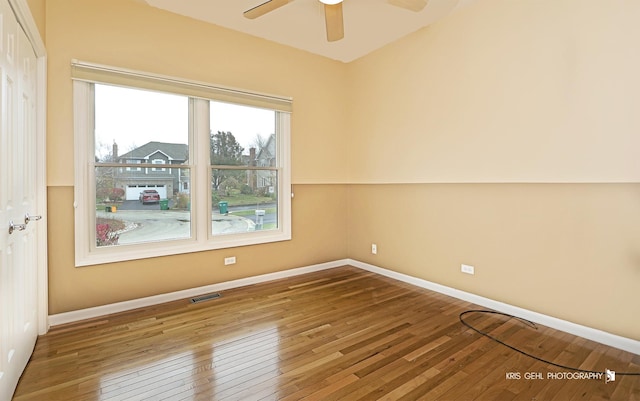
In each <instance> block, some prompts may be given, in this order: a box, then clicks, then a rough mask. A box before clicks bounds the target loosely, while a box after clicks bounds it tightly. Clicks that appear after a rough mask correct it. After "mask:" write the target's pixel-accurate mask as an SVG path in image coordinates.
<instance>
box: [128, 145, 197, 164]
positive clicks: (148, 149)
mask: <svg viewBox="0 0 640 401" xmlns="http://www.w3.org/2000/svg"><path fill="white" fill-rule="evenodd" d="M156 152H162V153H164V154H165V155H167V156H168V157H170V158H171V159H173V160H182V161H184V160H187V159H188V158H189V146H187V145H185V144H183V143H165V142H155V141H152V142H149V143H146V144H144V145H142V146H140V147H138V148H135V149H133V150H132V151H130V152H127V153H124V154H122V155H120V156H119V158H120V159H144V158H146V157H147V156H149V155H152V154H154V153H156Z"/></svg>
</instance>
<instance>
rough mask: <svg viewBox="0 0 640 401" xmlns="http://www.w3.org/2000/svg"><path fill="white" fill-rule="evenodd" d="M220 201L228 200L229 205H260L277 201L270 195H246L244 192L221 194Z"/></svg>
mask: <svg viewBox="0 0 640 401" xmlns="http://www.w3.org/2000/svg"><path fill="white" fill-rule="evenodd" d="M220 201H225V202H227V203H228V204H229V206H249V205H259V204H262V203H273V202H275V200H273V199H272V198H270V197H268V196H256V195H244V194H237V195H235V194H234V195H231V196H221V197H220ZM214 206H215V205H214Z"/></svg>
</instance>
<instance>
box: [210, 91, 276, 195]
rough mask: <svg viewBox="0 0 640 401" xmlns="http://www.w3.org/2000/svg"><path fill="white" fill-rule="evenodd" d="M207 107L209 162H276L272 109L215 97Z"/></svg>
mask: <svg viewBox="0 0 640 401" xmlns="http://www.w3.org/2000/svg"><path fill="white" fill-rule="evenodd" d="M209 109H210V152H209V153H210V155H211V165H212V166H225V165H226V166H263V167H266V166H276V153H277V152H276V149H277V147H276V135H275V132H276V112H275V111H274V110H266V109H259V108H255V107H249V106H241V105H237V104H229V103H222V102H214V101H211V102H210V108H209ZM214 185H217V183H214Z"/></svg>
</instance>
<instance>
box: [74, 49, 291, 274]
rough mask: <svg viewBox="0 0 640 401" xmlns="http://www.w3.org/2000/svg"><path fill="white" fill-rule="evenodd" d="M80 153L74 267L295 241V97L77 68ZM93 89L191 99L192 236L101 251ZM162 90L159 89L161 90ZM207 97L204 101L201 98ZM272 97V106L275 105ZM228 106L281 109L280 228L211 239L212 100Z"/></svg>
mask: <svg viewBox="0 0 640 401" xmlns="http://www.w3.org/2000/svg"><path fill="white" fill-rule="evenodd" d="M72 77H73V98H74V135H75V141H74V152H75V160H76V167H75V178H74V182H75V188H74V195H75V200H74V208H75V265H76V266H89V265H96V264H104V263H112V262H120V261H127V260H135V259H144V258H151V257H159V256H167V255H175V254H183V253H192V252H201V251H206V250H214V249H224V248H232V247H238V246H247V245H255V244H263V243H270V242H278V241H286V240H290V239H291V197H292V194H291V146H290V142H291V116H290V111H291V109H290V107H291V99H290V98H283V97H277V96H273V95H266V94H258V93H252V92H248V91H245V90H237V89H233V88H226V87H221V86H214V85H211V84H207V83H202V82H195V81H188V80H184V79H177V78H173V77H167V76H159V75H154V74H148V73H143V72H138V71H133V70H126V69H120V68H114V67H108V66H103V65H97V64H89V63H84V62H79V61H76V60H74V61H73V62H72ZM94 83H98V84H100V83H104V84H112V85H121V86H126V87H130V88H140V89H155V90H159V91H161V92H164V91H166V92H170V93H177V94H180V93H182V94H183V95H185V96H190V98H189V103H190V106H189V110H190V116H189V125H190V129H189V131H190V133H189V164H188V165H180V167H188V168H189V170H190V172H189V175H190V185H189V193H190V195H191V204H192V207H191V211H190V213H191V222H192V224H191V238H187V239H176V240H166V241H158V242H144V243H139V244H126V245H118V246H106V247H97V246H96V240H95V238H96V232H95V210H96V204H95V159H94V154H95V151H94V149H95V147H94V140H95V138H94V135H93V134H92V133H93V127H94V111H95V110H94V98H95V97H94V90H93V84H94ZM156 88H159V89H156ZM203 94H206V95H207V96H203ZM271 99H273V101H271ZM210 100H223V101H227V102H232V103H236V104H241V105H250V106H258V107H264V108H268V109H272V110H275V111H276V131H277V135H278V138H277V141H276V143H277V146H278V149H277V152H278V154H277V160H278V166H276V167H277V171H278V181H279V185H278V191H279V193H278V197H277V199H278V228H277V229H273V230H264V231H255V232H248V233H237V234H228V235H213V234H212V232H211V231H212V230H211V224H212V223H211V222H212V214H213V212H212V210H213V205H212V202H211V188H210V187H211V184H210V183H211V177H210V175H211V166H210V163H209V159H210V155H209V143H210V139H209V132H210V131H209V130H210V124H209V102H210Z"/></svg>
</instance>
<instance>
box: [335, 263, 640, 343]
mask: <svg viewBox="0 0 640 401" xmlns="http://www.w3.org/2000/svg"><path fill="white" fill-rule="evenodd" d="M347 264H349V265H351V266H354V267H357V268H359V269H362V270H367V271H370V272H372V273H376V274H380V275H382V276H386V277H389V278H392V279H395V280H399V281H402V282H405V283H408V284H412V285H415V286H417V287H421V288H425V289H427V290H431V291H435V292H438V293H441V294H444V295H448V296H451V297H454V298H457V299H461V300H463V301H468V302H471V303H474V304H476V305H480V306H483V307H485V308H490V309H493V310H495V311H498V312H502V313H507V314H509V315H514V316H518V317H520V318H523V319H526V320H530V321H532V322H535V323H538V324H541V325H544V326H548V327H551V328H554V329H556V330H560V331H564V332H565V333H569V334H573V335H576V336H580V337H583V338H586V339H588V340H592V341H596V342H599V343H601V344H605V345H608V346H611V347H614V348H618V349H621V350H624V351H628V352H631V353H634V354H636V355H640V341H637V340H632V339H630V338H626V337H621V336H618V335H615V334H611V333H607V332H605V331H602V330H597V329H593V328H591V327H587V326H582V325H579V324H575V323H571V322H568V321H566V320H562V319H558V318H555V317H553V316H548V315H544V314H542V313H538V312H534V311H530V310H528V309H523V308H520V307H517V306H513V305H509V304H505V303H503V302H499V301H495V300H493V299H489V298H485V297H481V296H479V295H475V294H472V293H469V292H465V291H460V290H457V289H455V288H451V287H447V286H444V285H441V284H437V283H434V282H431V281H427V280H423V279H420V278H416V277H413V276H409V275H406V274H402V273H398V272H394V271H392V270H387V269H383V268H381V267H377V266H374V265H370V264H368V263H363V262H359V261H357V260H352V259H348V262H347Z"/></svg>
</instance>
